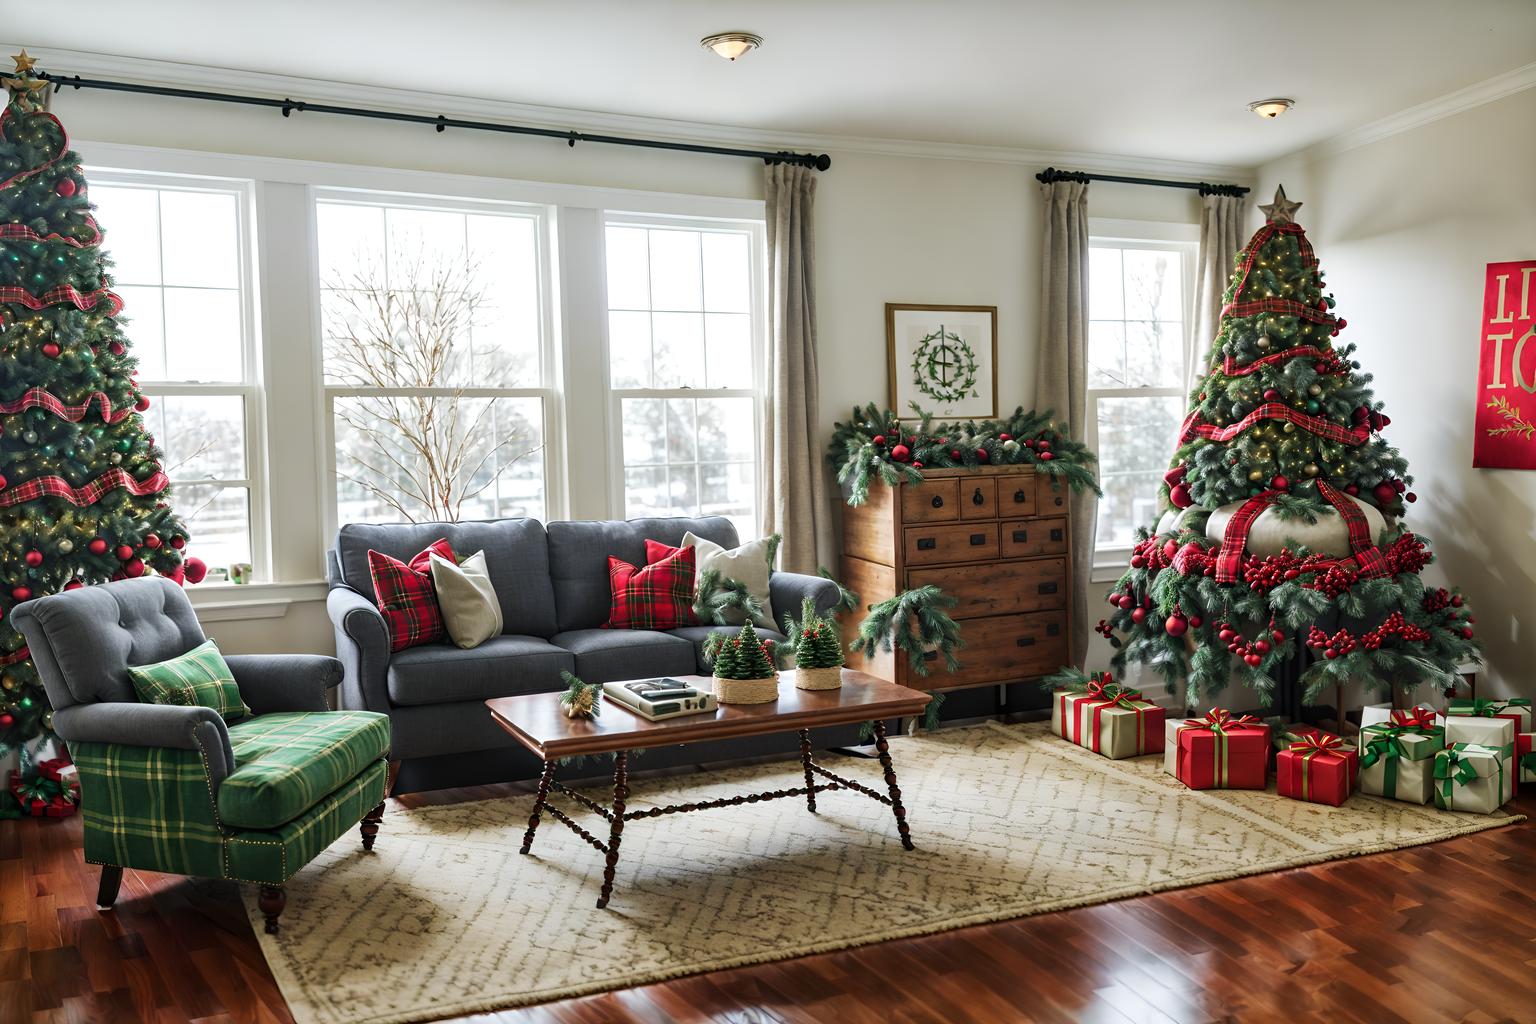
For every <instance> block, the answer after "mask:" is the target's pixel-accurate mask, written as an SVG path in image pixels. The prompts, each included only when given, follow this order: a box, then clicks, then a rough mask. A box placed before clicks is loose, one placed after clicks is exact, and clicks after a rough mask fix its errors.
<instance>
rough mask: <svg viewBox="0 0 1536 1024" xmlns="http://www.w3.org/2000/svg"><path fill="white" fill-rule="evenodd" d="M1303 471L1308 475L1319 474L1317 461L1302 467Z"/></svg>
mask: <svg viewBox="0 0 1536 1024" xmlns="http://www.w3.org/2000/svg"><path fill="white" fill-rule="evenodd" d="M1301 471H1302V472H1303V473H1304V474H1306V475H1307V476H1317V473H1318V470H1317V463H1315V462H1309V463H1307V464H1306V465H1305V466H1302V467H1301Z"/></svg>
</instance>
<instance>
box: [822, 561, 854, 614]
mask: <svg viewBox="0 0 1536 1024" xmlns="http://www.w3.org/2000/svg"><path fill="white" fill-rule="evenodd" d="M816 575H818V576H820V577H821V578H822V579H824V580H830V581H831V582H832V585H833V586H835V587H837V604H835V605H833V606H832V616H833V618H837V617H839V616H841V615H842V614H843V613H844V612H851V611H855V610H857V609H858V607H859V594H858V591H855V590H849V589H848V588H847V587H845V586H843V585H842V584H841V583H839V582H838V581H837V580H836V579H835V578H834V577H833V575H832V572H831V570H830V569H828V568H827V567H826V566H824V565H818V566H817V567H816Z"/></svg>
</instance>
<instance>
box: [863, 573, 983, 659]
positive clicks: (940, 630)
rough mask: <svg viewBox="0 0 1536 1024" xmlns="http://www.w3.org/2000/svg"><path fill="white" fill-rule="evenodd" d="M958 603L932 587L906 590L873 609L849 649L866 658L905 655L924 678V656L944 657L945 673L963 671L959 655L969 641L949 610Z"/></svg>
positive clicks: (865, 618)
mask: <svg viewBox="0 0 1536 1024" xmlns="http://www.w3.org/2000/svg"><path fill="white" fill-rule="evenodd" d="M958 603H959V602H958V601H957V600H956V599H955V598H953V597H950V596H948V595H947V594H945V593H944V592H943V591H942V590H940V589H939V588H938V587H936V586H933V585H931V584H930V585H928V586H926V587H917V588H916V589H914V590H903V591H902V592H901V593H899V594H897V595H896V596H895V597H893V598H890V599H889V600H886V601H881V602H880V603H879V604H877V605H872V606H871V607H870V609H869V614H867V615H866V616H864V621H863V622H861V623H859V635H858V637H856V638H855V639H854V641H853V643H851V644H850V645H849V649H850V650H853V651H858V652H860V653H862V654H863V655H864V657H866V658H873V657H874V656H875V655H876V654H877V653H878V652H880V651H891V650H900V651H904V652H905V653H906V655H907V663H908V664H909V665H910V666H911V668H912V671H913V672H916V673H917V674H918V675H920V676H926V675H927V674H928V666H927V665H926V664H925V663H924V659H923V655H924V654H925V653H926V652H928V651H938V652H939V653H940V654H942V655H943V656H944V667H945V669H946V670H947V671H950V672H954V671H956V670H957V669H959V668H960V660H959V659H958V658H956V657H955V652H956V651H957V650H959V649H960V648H961V647H964V646H965V641H964V640H962V639H961V637H960V627H959V625H958V624H956V622H955V620H954V619H952V618H950V617H949V615H948V614H947V613H946V612H945V609H946V608H953V607H954V606H955V605H956V604H958ZM914 623H915V624H916V626H917V629H916V630H915V631H914V630H913V628H912V627H913V624H914Z"/></svg>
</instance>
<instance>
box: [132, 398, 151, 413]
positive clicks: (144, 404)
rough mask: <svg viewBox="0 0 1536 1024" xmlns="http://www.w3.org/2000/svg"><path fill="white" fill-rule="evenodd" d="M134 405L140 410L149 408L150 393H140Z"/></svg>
mask: <svg viewBox="0 0 1536 1024" xmlns="http://www.w3.org/2000/svg"><path fill="white" fill-rule="evenodd" d="M133 407H134V408H135V409H137V410H139V412H143V411H144V410H145V409H148V408H149V396H148V395H140V396H139V397H138V398H137V399H135V400H134V403H133Z"/></svg>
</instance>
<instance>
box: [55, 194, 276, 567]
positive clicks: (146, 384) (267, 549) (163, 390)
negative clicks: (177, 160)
mask: <svg viewBox="0 0 1536 1024" xmlns="http://www.w3.org/2000/svg"><path fill="white" fill-rule="evenodd" d="M85 173H86V177H87V180H88V181H89V182H90V184H91V185H92V186H100V187H113V188H143V189H174V190H177V191H182V192H209V193H217V194H220V195H233V196H234V197H235V210H236V215H235V231H236V236H235V242H236V248H237V259H238V267H237V274H238V278H237V279H238V281H239V289H240V337H241V353H240V357H241V378H242V379H241V380H240V381H238V382H237V381H213V382H204V381H173V380H141V381H140V382H139V390H140V391H142V392H143V393H144V394H146V395H148V396H150V398H151V399H153V398H156V397H161V396H164V397H171V398H177V397H186V396H193V397H196V396H208V397H220V398H224V397H238V398H240V399H241V400H242V401H241V405H242V408H243V410H244V413H245V422H244V428H245V459H244V461H245V471H246V475H245V476H244V477H242V478H235V477H228V478H225V477H218V478H214V477H209V478H205V479H182V480H178V479H176V478H175V477H174V475H172V480H171V484H172V492H171V496H172V501H173V508H174V501H175V485H176V484H178V483H181V484H187V485H191V484H199V483H208V484H218V485H221V486H223V487H244V488H246V494H247V498H248V510H247V516H248V519H249V523H250V533H251V568H252V572H253V574H254V576H255V578H256V579H257V580H259V581H270V580H271V579H272V530H271V518H272V517H271V507H270V504H269V499H268V488H267V486H266V485H267V460H266V452H267V444H266V398H265V394H264V390H263V387H262V337H261V330H260V321H259V317H258V313H257V310H258V308H259V305H260V293H259V291H258V281H257V277H256V263H257V259H256V255H257V242H256V232H255V223H256V217H255V199H254V194H255V182H254V181H252V180H250V179H244V178H225V177H216V176H213V175H206V174H187V173H168V172H159V171H128V170H116V169H112V168H109V167H97V166H94V165H87V167H86V169H85ZM157 221H158V216H157ZM160 226H161V230H162V232H163V225H160ZM111 229H112V225H111V224H107V225H104V227H103V232H104V234H105V236H106V241H105V242H104V244H103V249H104V250H105V251H107V252H108V253H110V252H111V234H110V232H111ZM159 241H160V245H159V249H160V262H161V270H162V273H161V284H160V285H159V286H158V287H160V288H161V289H164V288H165V287H167V285H166V284H165V283H164V281H165V275H164V272H163V271H164V264H165V245H164V242H165V239H164V236H163V234H162V236H161V238H160V240H159ZM134 286H135V287H137V285H134ZM169 287H181V286H178V285H170V286H169ZM124 313H125V315H127V316H128V317H130V318H131V317H132V316H133V310H132V308H131V307H129V308H126V309H125V310H124ZM163 318H164V315H163V312H162V319H163ZM125 333H126V335H127V337H128V340H129V343H130V345H131V344H132V343H133V328H132V326H131V325H130V326H129V327H128V328H127V329H126V331H125ZM155 440H156V442H157V443H158V444H159V445H160V447H161V448H162V449H163V448H164V447H165V442H166V439H165V438H156V439H155ZM168 472H169V471H168ZM178 511H180V510H178ZM193 540H194V542H195V540H196V537H195V536H194V538H193Z"/></svg>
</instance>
